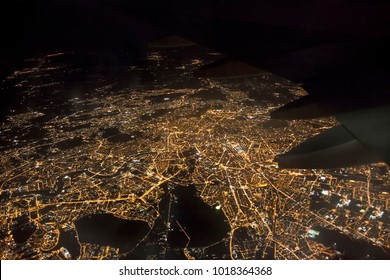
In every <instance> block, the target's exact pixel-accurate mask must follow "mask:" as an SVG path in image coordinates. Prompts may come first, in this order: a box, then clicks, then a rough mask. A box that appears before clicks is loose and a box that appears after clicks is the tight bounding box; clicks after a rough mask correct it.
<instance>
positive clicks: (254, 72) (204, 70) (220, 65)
mask: <svg viewBox="0 0 390 280" xmlns="http://www.w3.org/2000/svg"><path fill="white" fill-rule="evenodd" d="M264 73H265V72H264V71H263V70H261V69H259V68H257V67H254V66H252V65H249V64H247V63H245V62H242V61H239V60H230V59H222V60H218V61H216V62H213V63H211V64H208V65H206V66H204V67H201V68H199V69H198V70H197V71H195V73H194V75H195V76H196V77H200V78H213V79H232V78H241V77H251V76H258V75H261V74H264Z"/></svg>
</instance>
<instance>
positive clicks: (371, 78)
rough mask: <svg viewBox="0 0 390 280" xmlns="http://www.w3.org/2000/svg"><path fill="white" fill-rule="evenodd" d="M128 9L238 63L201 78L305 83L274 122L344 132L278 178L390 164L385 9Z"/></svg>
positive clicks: (154, 4) (308, 5) (288, 157)
mask: <svg viewBox="0 0 390 280" xmlns="http://www.w3.org/2000/svg"><path fill="white" fill-rule="evenodd" d="M130 2H132V3H133V4H132V6H131V8H129V6H126V5H130V4H123V1H122V2H121V5H122V7H127V9H128V10H131V12H132V13H133V14H136V15H138V16H139V17H140V18H142V19H145V20H147V21H150V22H153V23H156V24H158V25H159V26H163V27H165V28H166V29H167V30H171V31H172V33H175V34H179V35H181V36H182V37H184V38H187V39H190V40H191V41H195V42H197V43H199V44H202V45H205V46H208V47H210V48H212V49H215V50H217V51H219V52H221V53H223V54H226V55H227V56H228V57H229V58H233V62H232V61H227V62H222V63H219V62H217V63H215V64H214V65H210V66H207V67H205V68H203V69H200V70H199V72H198V75H200V76H209V77H213V76H215V77H224V75H227V76H232V77H235V76H242V75H245V74H248V75H251V74H252V75H253V74H256V73H258V71H257V70H255V69H254V67H253V66H256V67H258V68H260V69H264V70H266V71H269V72H272V73H274V74H277V75H279V76H282V77H285V78H287V79H289V80H291V81H295V82H298V83H301V84H302V86H303V88H304V89H305V90H306V91H307V92H308V94H309V95H308V96H305V97H303V98H301V99H298V100H295V101H293V102H292V103H290V104H286V105H285V106H283V107H281V108H279V109H278V110H276V111H274V112H273V113H272V114H271V117H272V118H278V119H304V118H316V117H323V116H331V115H334V116H336V118H337V119H338V120H339V121H340V122H341V124H342V125H341V126H338V127H335V128H333V129H330V130H329V131H326V132H324V133H322V134H320V135H317V136H315V137H313V138H312V139H309V140H307V141H306V142H304V143H302V144H300V145H298V146H297V147H295V148H293V149H292V150H291V151H289V152H287V153H286V154H284V155H280V156H278V157H277V158H276V161H277V162H279V166H280V167H281V168H339V167H346V166H353V165H359V164H365V163H371V162H377V161H385V162H386V163H388V164H389V163H390V109H389V108H390V107H389V105H388V104H390V102H389V101H390V97H389V91H390V83H389V81H390V70H389V67H388V65H389V63H390V56H389V52H388V50H389V49H390V44H389V43H388V40H387V39H388V37H390V3H387V1H384V0H370V1H368V0H367V1H365V0H363V1H352V0H336V1H322V0H310V1H309V0H300V1H288V0H272V1H271V0H259V1H254V0H242V1H234V0H231V1H222V0H203V1H185V3H182V2H183V1H179V0H169V1H168V0H167V1H154V0H150V1H130ZM134 3H136V4H134ZM123 5H125V6H123ZM187 42H188V41H187ZM187 42H186V41H185V42H184V43H187ZM168 45H169V44H168ZM237 61H240V62H241V63H243V64H245V65H246V68H245V67H244V68H245V69H246V71H244V72H240V73H237V71H236V70H234V69H243V67H242V66H243V64H241V65H240V67H237ZM221 65H222V66H221ZM234 65H236V66H234ZM221 68H225V70H226V68H228V69H230V70H228V71H221ZM232 69H233V70H232Z"/></svg>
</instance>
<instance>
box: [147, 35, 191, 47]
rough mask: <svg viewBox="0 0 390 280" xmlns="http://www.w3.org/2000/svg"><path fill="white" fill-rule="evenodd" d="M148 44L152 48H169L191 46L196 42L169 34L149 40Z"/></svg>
mask: <svg viewBox="0 0 390 280" xmlns="http://www.w3.org/2000/svg"><path fill="white" fill-rule="evenodd" d="M147 45H148V47H150V48H160V49H169V48H180V47H189V46H193V45H196V44H195V43H194V42H192V41H189V40H187V39H185V38H183V37H180V36H177V35H168V36H163V37H160V38H158V39H156V40H153V41H151V42H149V43H148V44H147Z"/></svg>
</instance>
